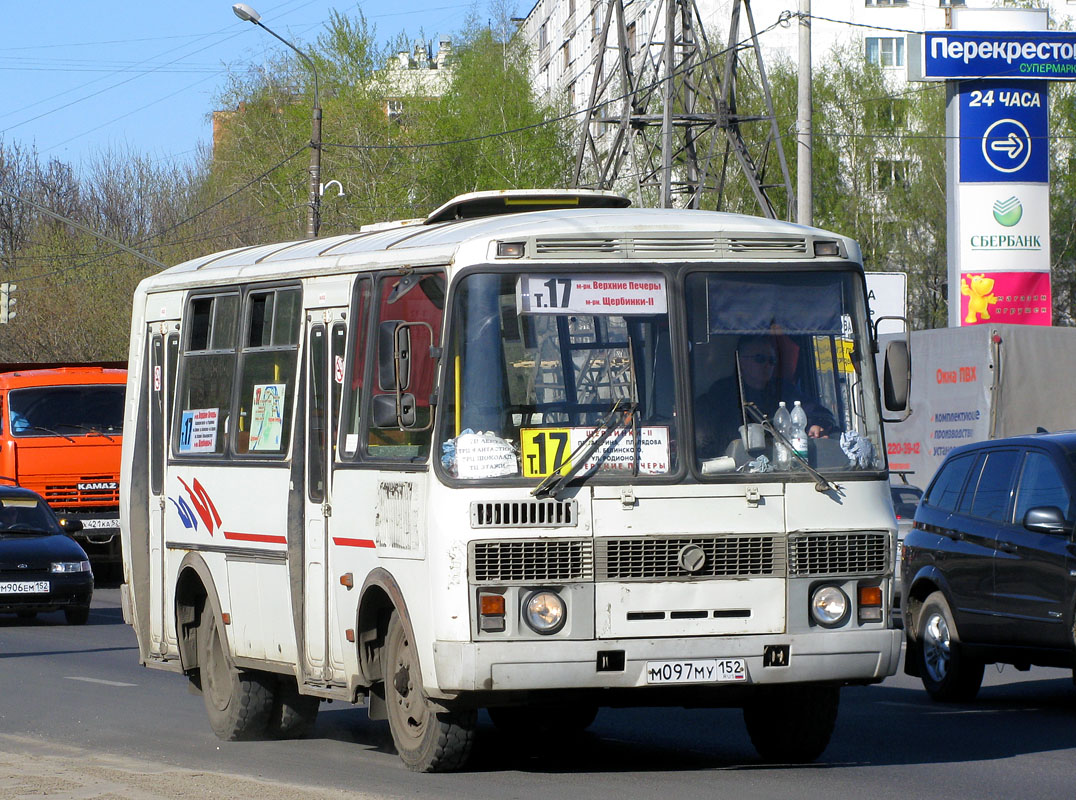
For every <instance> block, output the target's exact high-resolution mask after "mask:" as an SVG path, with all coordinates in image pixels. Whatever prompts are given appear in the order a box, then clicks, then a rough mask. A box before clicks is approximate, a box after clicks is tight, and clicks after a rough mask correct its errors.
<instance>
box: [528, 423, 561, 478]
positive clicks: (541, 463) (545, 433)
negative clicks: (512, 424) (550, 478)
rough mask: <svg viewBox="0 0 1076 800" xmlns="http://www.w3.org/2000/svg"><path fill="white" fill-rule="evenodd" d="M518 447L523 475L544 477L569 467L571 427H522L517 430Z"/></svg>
mask: <svg viewBox="0 0 1076 800" xmlns="http://www.w3.org/2000/svg"><path fill="white" fill-rule="evenodd" d="M519 447H520V453H521V455H522V457H523V475H524V477H527V478H544V477H546V476H547V475H551V474H553V473H554V472H561V473H565V472H567V471H568V470H569V469H571V466H572V463H571V461H570V460H569V458H568V457H569V456H570V455H571V452H572V431H571V428H524V429H522V430H521V431H520V432H519Z"/></svg>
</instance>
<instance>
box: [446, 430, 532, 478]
mask: <svg viewBox="0 0 1076 800" xmlns="http://www.w3.org/2000/svg"><path fill="white" fill-rule="evenodd" d="M456 472H457V475H458V477H460V478H496V477H500V476H502V475H518V474H519V459H518V458H516V452H515V450H513V449H512V445H510V444H509V443H508V442H506V441H505V440H504V439H502V438H501V437H500V436H494V435H493V434H489V433H464V434H461V435H460V436H457V437H456Z"/></svg>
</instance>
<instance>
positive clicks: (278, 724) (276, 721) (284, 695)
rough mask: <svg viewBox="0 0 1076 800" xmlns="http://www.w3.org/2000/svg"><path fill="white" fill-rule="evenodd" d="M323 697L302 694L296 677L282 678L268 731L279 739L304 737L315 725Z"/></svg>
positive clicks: (277, 689)
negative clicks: (296, 682)
mask: <svg viewBox="0 0 1076 800" xmlns="http://www.w3.org/2000/svg"><path fill="white" fill-rule="evenodd" d="M320 707H321V698H320V697H314V696H312V695H309V694H300V693H299V687H298V686H296V684H295V679H294V678H281V679H280V681H279V682H278V683H277V687H276V698H275V700H274V702H273V710H272V712H271V713H270V714H269V723H268V725H267V726H266V733H268V734H269V735H270V736H272V737H275V738H277V739H302V738H303V737H304V736H306V735H307V734H308V733H310V731H311V730H312V729H313V727H314V722H315V721H317V718H318V709H319V708H320Z"/></svg>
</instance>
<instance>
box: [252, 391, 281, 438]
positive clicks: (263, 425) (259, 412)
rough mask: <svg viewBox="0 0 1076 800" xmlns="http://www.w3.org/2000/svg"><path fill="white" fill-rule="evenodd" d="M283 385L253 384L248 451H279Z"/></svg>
mask: <svg viewBox="0 0 1076 800" xmlns="http://www.w3.org/2000/svg"><path fill="white" fill-rule="evenodd" d="M286 388H287V387H286V386H285V385H284V384H283V383H256V384H254V399H253V401H252V402H251V404H250V449H251V451H254V450H273V451H278V452H279V450H280V443H281V439H282V437H283V433H284V390H285V389H286Z"/></svg>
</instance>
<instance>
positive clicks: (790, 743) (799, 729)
mask: <svg viewBox="0 0 1076 800" xmlns="http://www.w3.org/2000/svg"><path fill="white" fill-rule="evenodd" d="M840 698H841V690H840V687H839V686H802V685H795V684H789V685H787V686H770V687H761V688H760V690H759V694H758V696H756V697H755V698H753V699H752V700H751V702H749V703H748V704H747V705H745V706H744V709H743V717H744V722H745V723H746V725H747V733H748V734H749V735H750V736H751V743H752V744H753V745H754V746H755V750H756V751H758V754H759V755H760V756H761V757H762V759H763V761H768V762H770V763H782V764H806V763H809V762H811V761H814V760H815V759H816V758H818V757H819V756H820V755H822V752H823V751H824V750H825V749H826V746H827V745H828V744H829V740H830V737H831V736H832V735H833V729H834V727H835V726H836V724H837V707H838V705H839V703H840Z"/></svg>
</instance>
